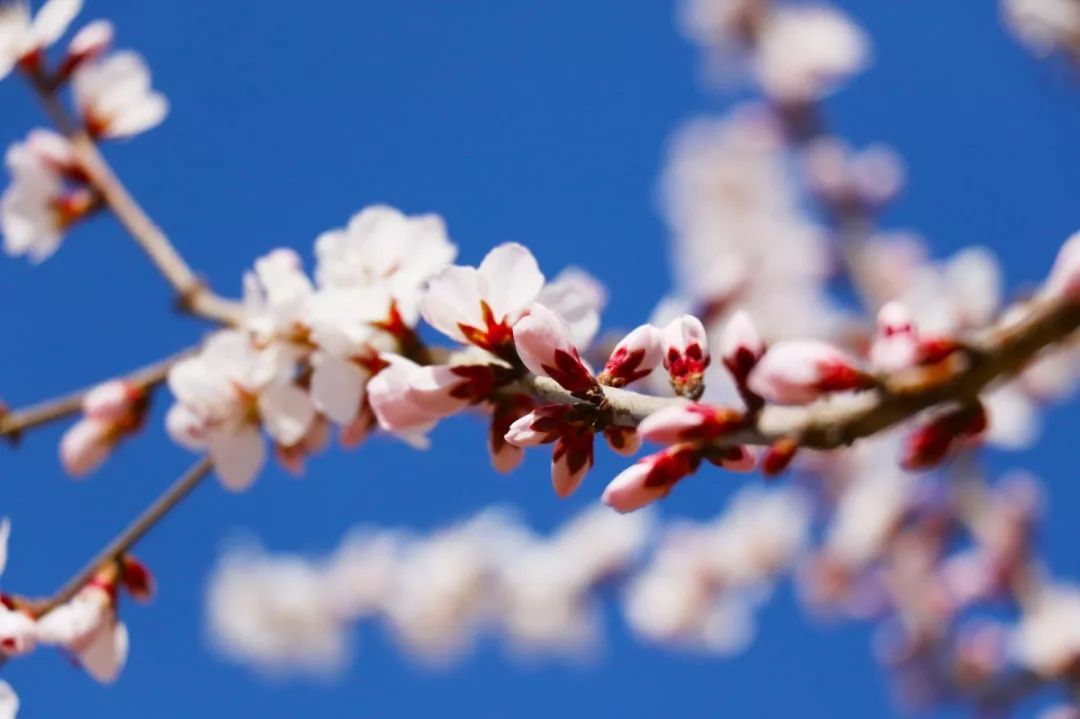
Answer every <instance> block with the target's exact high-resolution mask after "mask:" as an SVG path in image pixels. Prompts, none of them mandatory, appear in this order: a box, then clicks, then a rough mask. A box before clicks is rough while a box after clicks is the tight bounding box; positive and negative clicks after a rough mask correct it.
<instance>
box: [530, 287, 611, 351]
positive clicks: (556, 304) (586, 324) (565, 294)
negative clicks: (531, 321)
mask: <svg viewBox="0 0 1080 719" xmlns="http://www.w3.org/2000/svg"><path fill="white" fill-rule="evenodd" d="M536 299H537V302H539V303H540V304H542V305H544V306H545V307H548V308H549V309H551V310H553V311H554V312H555V314H557V315H559V316H560V317H562V318H563V319H564V320H565V321H566V324H567V325H569V327H570V336H571V338H572V339H573V341H574V346H575V347H577V348H578V350H580V351H581V352H585V350H586V349H588V347H589V345H591V344H592V341H593V338H594V337H596V332H597V330H599V329H600V312H601V310H603V309H604V305H606V304H607V289H606V288H605V287H604V285H603V284H601V282H600V281H599V280H598V279H596V278H595V277H593V276H592V275H591V274H589V273H588V272H586V271H585V270H582V269H579V268H577V267H568V268H566V269H565V270H563V271H562V272H560V273H559V274H557V275H556V276H555V279H553V280H551V281H550V282H548V283H547V284H546V285H544V288H543V289H542V290H540V295H539V296H538V297H537V298H536Z"/></svg>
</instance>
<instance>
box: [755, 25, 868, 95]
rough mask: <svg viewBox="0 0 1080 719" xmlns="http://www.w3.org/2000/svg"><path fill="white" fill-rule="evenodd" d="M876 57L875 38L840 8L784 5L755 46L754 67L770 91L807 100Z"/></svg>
mask: <svg viewBox="0 0 1080 719" xmlns="http://www.w3.org/2000/svg"><path fill="white" fill-rule="evenodd" d="M869 59H870V41H869V39H868V38H867V37H866V35H865V34H864V33H863V31H862V30H861V29H860V28H859V27H858V26H857V25H855V24H854V23H853V22H852V21H851V20H849V19H848V18H847V16H846V15H844V14H843V13H841V12H840V11H838V10H836V9H833V8H830V7H827V6H824V5H794V4H793V5H778V6H777V7H776V8H775V9H774V10H773V11H772V12H771V13H770V14H769V15H768V17H767V19H766V21H765V23H764V27H763V28H762V30H761V32H760V35H759V38H758V44H757V46H756V47H755V48H754V59H753V63H754V69H755V75H756V77H757V80H758V83H759V84H760V85H761V88H762V90H763V91H764V92H765V94H766V95H768V96H770V97H772V98H773V99H775V100H777V101H778V102H781V103H804V102H810V101H813V100H817V99H819V98H821V97H823V96H825V95H828V94H829V93H831V92H832V91H833V90H834V89H835V88H836V87H837V86H838V85H839V84H841V83H843V82H844V81H845V80H847V79H848V78H849V77H850V76H851V75H854V74H855V73H856V72H858V71H860V70H861V69H862V68H863V67H864V66H865V65H866V64H867V63H868V62H869Z"/></svg>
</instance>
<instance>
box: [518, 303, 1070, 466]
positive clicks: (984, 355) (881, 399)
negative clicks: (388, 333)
mask: <svg viewBox="0 0 1080 719" xmlns="http://www.w3.org/2000/svg"><path fill="white" fill-rule="evenodd" d="M1009 314H1012V313H1009ZM1078 329H1080V304H1076V303H1071V302H1069V301H1067V300H1048V299H1037V300H1033V301H1032V302H1031V303H1030V304H1029V306H1028V308H1027V311H1026V312H1025V313H1024V314H1023V316H1022V317H1020V318H1019V319H1017V318H1015V317H1010V318H1008V319H1006V320H1003V321H1001V322H999V324H997V325H995V326H993V327H991V328H990V329H988V330H987V331H986V332H985V333H984V334H983V335H982V336H981V337H976V338H973V339H972V340H971V342H970V343H969V344H970V346H971V347H973V348H974V349H975V352H974V354H973V355H971V357H970V358H968V359H964V358H963V357H961V356H960V354H959V353H958V354H957V355H954V356H953V357H952V358H950V359H947V360H945V361H943V362H942V363H940V364H939V365H937V366H934V367H928V368H914V369H910V370H904V371H901V372H897V373H894V374H891V375H886V376H883V377H881V378H880V380H881V381H880V385H881V388H880V389H877V390H872V391H868V392H863V393H861V394H858V395H855V396H845V397H837V398H825V399H822V400H820V401H818V402H815V403H813V404H810V405H806V406H800V407H781V406H768V407H766V408H765V409H764V410H762V411H761V413H760V414H758V415H757V417H756V420H755V422H754V424H753V426H751V427H748V428H746V429H742V430H739V431H737V432H733V433H732V434H730V435H727V436H726V437H725V438H724V439H723V443H724V444H748V445H771V444H773V443H774V442H777V441H778V440H781V439H785V438H791V437H797V438H798V439H799V446H801V447H808V448H812V449H836V448H837V447H842V446H845V445H848V444H851V443H852V442H854V441H855V440H856V439H860V438H863V437H869V436H871V435H874V434H877V433H879V432H882V431H884V430H886V429H888V428H890V427H893V426H895V425H897V424H899V423H900V422H903V421H904V420H907V419H910V418H912V417H914V416H915V415H917V414H918V413H920V412H923V411H924V410H927V409H931V408H933V407H937V406H941V405H945V404H949V403H953V402H959V401H963V400H967V399H971V398H973V397H976V396H978V394H979V393H980V392H982V391H983V390H984V389H986V387H987V386H989V385H990V384H991V383H993V382H995V381H996V380H999V379H1002V378H1005V377H1008V376H1011V375H1013V374H1015V373H1016V372H1018V371H1020V370H1021V369H1023V367H1024V366H1025V365H1026V364H1027V363H1028V362H1029V361H1031V360H1032V358H1034V357H1035V355H1036V354H1038V353H1039V352H1041V351H1042V350H1043V349H1045V348H1047V347H1050V346H1052V345H1057V344H1062V343H1064V342H1067V341H1069V340H1070V339H1071V338H1072V337H1073V335H1074V333H1076V332H1077V330H1078ZM517 389H518V391H522V392H525V393H528V394H532V395H534V396H536V397H538V398H540V399H542V400H544V401H546V402H553V403H557V404H577V403H580V402H581V400H580V399H578V398H577V397H574V396H573V395H572V394H570V393H569V392H567V391H566V390H565V389H563V388H562V387H560V386H559V385H558V384H557V383H556V382H555V381H554V380H551V379H548V378H547V377H532V376H530V377H528V378H526V379H525V380H522V382H521V384H520V385H519V387H518V388H517ZM604 394H605V396H606V397H607V401H608V404H609V405H610V407H611V409H612V411H613V413H614V417H615V421H616V422H617V423H618V424H624V425H630V426H633V425H637V424H638V423H639V422H641V420H643V419H644V418H645V417H647V416H649V415H650V414H652V413H653V412H656V411H659V410H661V409H664V408H665V407H670V406H674V405H678V404H684V403H686V400H685V399H682V398H678V397H655V396H651V395H644V394H639V393H636V392H632V391H628V390H623V389H615V388H612V387H605V388H604Z"/></svg>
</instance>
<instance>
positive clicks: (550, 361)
mask: <svg viewBox="0 0 1080 719" xmlns="http://www.w3.org/2000/svg"><path fill="white" fill-rule="evenodd" d="M513 333H514V346H515V347H516V349H517V353H518V356H519V357H520V358H521V361H522V362H523V363H524V364H525V367H527V368H528V369H529V371H530V372H532V373H533V374H536V375H540V376H543V377H550V378H551V379H553V380H555V381H556V382H558V383H559V384H560V385H562V387H563V388H565V389H567V390H569V391H570V392H573V393H575V394H580V395H594V396H595V395H599V394H600V391H601V390H600V386H599V384H598V383H597V381H596V378H595V377H593V375H592V373H591V372H590V371H589V369H588V368H587V367H586V366H585V364H584V363H583V362H582V361H581V357H580V356H579V355H578V350H577V347H575V346H574V342H573V338H572V337H571V331H570V326H569V325H568V324H567V323H566V321H565V320H564V319H563V318H562V317H560V316H559V315H557V314H556V313H555V312H552V311H551V310H549V309H548V308H547V307H545V306H544V305H542V304H540V303H539V302H537V303H535V304H534V305H533V306H532V309H530V310H529V314H527V315H525V316H524V317H522V318H521V319H520V320H518V321H517V322H515V323H514V327H513Z"/></svg>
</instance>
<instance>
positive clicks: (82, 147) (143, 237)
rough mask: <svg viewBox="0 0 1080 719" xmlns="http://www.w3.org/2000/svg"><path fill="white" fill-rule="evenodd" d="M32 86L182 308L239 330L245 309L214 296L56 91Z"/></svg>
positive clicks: (38, 78)
mask: <svg viewBox="0 0 1080 719" xmlns="http://www.w3.org/2000/svg"><path fill="white" fill-rule="evenodd" d="M27 77H28V78H29V80H30V84H31V85H32V86H33V88H34V90H35V91H36V92H37V95H38V97H39V98H40V100H41V102H42V104H43V105H44V108H45V112H46V113H47V114H48V115H49V117H50V119H52V121H53V124H55V125H56V127H57V129H59V130H60V131H61V132H62V133H64V134H65V135H66V136H67V137H68V139H69V140H70V142H71V146H72V150H73V152H74V153H75V159H76V160H77V162H78V163H79V167H80V168H81V169H82V171H83V172H84V173H85V174H86V176H87V179H88V180H89V183H90V185H91V186H93V187H94V189H96V190H97V191H98V193H100V195H101V198H102V199H103V201H104V202H105V205H106V206H108V208H109V209H110V210H112V212H113V214H115V215H116V217H117V219H118V220H119V221H120V224H122V225H123V226H124V228H125V229H126V230H127V231H128V233H129V234H130V235H131V237H132V238H133V239H134V240H135V242H136V243H137V244H138V245H139V246H140V247H142V249H143V250H144V251H145V252H146V254H147V255H148V256H149V257H150V260H151V262H153V263H154V265H155V266H156V267H157V269H158V271H159V272H161V274H162V275H163V276H164V277H165V279H166V280H167V281H168V283H169V284H170V285H171V286H172V288H173V289H174V290H175V291H176V299H177V306H178V307H179V308H180V309H182V310H184V311H186V312H190V313H191V314H194V315H197V316H199V317H203V318H205V319H208V320H212V321H214V322H220V323H221V324H226V325H232V324H237V323H238V322H239V320H240V316H241V308H240V306H239V305H238V304H237V303H236V302H233V301H231V300H227V299H225V298H223V297H219V296H218V295H216V294H214V293H213V292H212V291H211V290H210V288H209V287H207V285H206V283H204V282H203V280H202V279H201V278H200V277H199V276H198V275H196V274H195V272H194V270H192V269H191V267H190V266H188V264H187V262H185V261H184V258H183V257H181V256H180V253H179V252H177V251H176V248H175V247H174V246H173V244H172V242H170V241H169V238H168V237H167V236H166V235H165V233H164V232H163V231H162V230H161V228H160V227H158V226H157V225H156V224H155V223H154V221H153V220H152V219H150V216H149V215H148V214H147V213H146V211H145V210H143V208H142V207H141V206H140V205H139V203H138V202H137V201H136V200H135V198H134V197H132V195H131V193H129V192H128V190H127V188H126V187H125V186H124V183H123V182H121V181H120V179H119V178H118V177H117V176H116V174H115V173H114V172H113V171H112V168H111V167H110V166H109V164H108V162H107V161H106V160H105V158H104V156H102V154H101V152H100V151H98V147H97V143H96V142H95V141H94V139H93V138H92V137H91V136H90V135H89V134H88V133H87V132H86V130H85V129H84V128H83V127H82V126H81V125H80V124H79V123H78V122H76V121H75V120H74V119H73V118H72V117H71V115H70V114H69V113H68V111H67V109H66V108H65V107H64V105H63V103H61V102H60V99H59V98H58V97H57V94H56V91H55V88H54V87H53V84H52V83H51V82H49V80H48V79H47V78H46V77H44V76H43V75H42V74H40V73H28V74H27Z"/></svg>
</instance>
